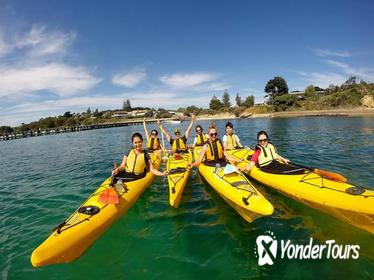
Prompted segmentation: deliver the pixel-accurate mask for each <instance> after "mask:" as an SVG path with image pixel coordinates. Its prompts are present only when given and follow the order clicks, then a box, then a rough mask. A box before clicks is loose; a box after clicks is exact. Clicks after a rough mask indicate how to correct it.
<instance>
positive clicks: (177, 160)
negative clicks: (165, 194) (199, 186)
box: [167, 152, 192, 208]
mask: <svg viewBox="0 0 374 280" xmlns="http://www.w3.org/2000/svg"><path fill="white" fill-rule="evenodd" d="M191 163H192V153H191V152H188V153H184V154H173V155H171V156H170V157H169V159H168V162H167V171H168V172H169V174H168V185H169V203H170V205H171V206H173V207H175V208H178V207H179V203H180V201H181V198H182V194H183V190H184V187H185V186H186V183H187V180H188V176H189V175H190V169H189V168H187V166H188V165H190V164H191Z"/></svg>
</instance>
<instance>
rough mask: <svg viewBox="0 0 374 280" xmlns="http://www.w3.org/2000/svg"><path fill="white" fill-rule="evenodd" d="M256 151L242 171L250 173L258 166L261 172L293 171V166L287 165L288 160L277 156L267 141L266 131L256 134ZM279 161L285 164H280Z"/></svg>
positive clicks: (272, 146)
mask: <svg viewBox="0 0 374 280" xmlns="http://www.w3.org/2000/svg"><path fill="white" fill-rule="evenodd" d="M257 142H258V144H257V145H256V151H255V153H254V154H253V155H252V157H251V162H250V163H249V164H248V165H246V166H245V167H244V168H241V170H242V171H246V172H248V171H250V170H251V169H252V168H253V167H254V166H255V165H258V166H259V167H260V168H261V170H263V171H265V172H266V171H268V172H270V173H273V172H275V171H276V172H284V171H287V170H294V169H295V168H294V167H293V166H290V165H288V163H289V160H288V159H286V158H284V157H282V156H281V155H279V154H278V152H277V149H276V148H275V146H274V145H273V144H272V143H271V142H270V141H269V136H268V134H267V133H266V131H263V130H261V131H260V132H259V133H257ZM279 161H281V162H283V163H285V164H281V163H279Z"/></svg>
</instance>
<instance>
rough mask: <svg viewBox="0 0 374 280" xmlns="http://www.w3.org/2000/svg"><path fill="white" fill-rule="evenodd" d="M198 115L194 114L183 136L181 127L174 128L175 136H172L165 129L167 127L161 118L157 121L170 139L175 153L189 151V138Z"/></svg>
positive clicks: (162, 131)
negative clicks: (163, 124)
mask: <svg viewBox="0 0 374 280" xmlns="http://www.w3.org/2000/svg"><path fill="white" fill-rule="evenodd" d="M195 119H196V117H195V115H192V117H191V122H190V124H189V125H188V127H187V129H186V132H185V133H184V135H183V136H181V130H180V128H176V129H175V130H174V135H175V138H172V137H171V136H170V134H169V133H168V132H167V131H166V130H165V128H164V127H163V126H162V123H161V122H160V120H158V121H157V124H158V125H159V127H160V130H161V133H163V134H164V135H165V137H166V139H167V140H168V141H169V143H170V145H171V148H172V150H173V153H185V152H187V151H188V147H187V139H188V137H189V136H190V133H191V129H192V125H193V123H194V121H195Z"/></svg>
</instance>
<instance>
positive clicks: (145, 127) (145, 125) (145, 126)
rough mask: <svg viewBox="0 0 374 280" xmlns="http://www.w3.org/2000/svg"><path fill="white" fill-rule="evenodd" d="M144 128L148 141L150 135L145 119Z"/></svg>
mask: <svg viewBox="0 0 374 280" xmlns="http://www.w3.org/2000/svg"><path fill="white" fill-rule="evenodd" d="M143 127H144V133H145V136H146V137H147V141H148V140H149V133H148V128H147V124H146V122H145V118H144V119H143Z"/></svg>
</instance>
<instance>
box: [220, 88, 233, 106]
mask: <svg viewBox="0 0 374 280" xmlns="http://www.w3.org/2000/svg"><path fill="white" fill-rule="evenodd" d="M222 103H223V106H224V107H226V108H230V107H231V103H230V94H229V93H228V92H227V90H225V92H224V93H223V96H222Z"/></svg>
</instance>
